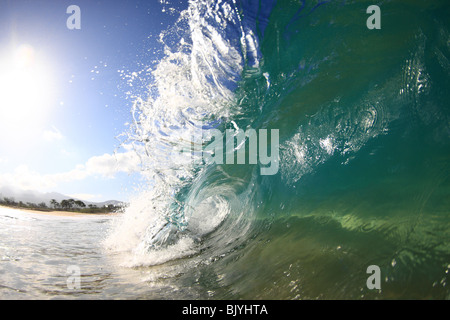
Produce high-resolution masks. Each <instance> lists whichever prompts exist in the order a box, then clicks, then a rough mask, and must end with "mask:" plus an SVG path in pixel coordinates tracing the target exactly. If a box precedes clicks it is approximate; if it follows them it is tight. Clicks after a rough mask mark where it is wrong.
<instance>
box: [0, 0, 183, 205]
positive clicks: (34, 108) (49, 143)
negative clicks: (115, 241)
mask: <svg viewBox="0 0 450 320" xmlns="http://www.w3.org/2000/svg"><path fill="white" fill-rule="evenodd" d="M179 1H180V2H178V0H176V1H166V0H144V1H137V0H131V1H111V0H101V1H93V0H90V1H82V0H70V1H66V0H60V1H54V0H47V1H44V0H30V1H25V0H1V1H0V187H2V186H9V187H14V188H20V189H24V190H35V191H40V192H60V193H63V194H66V195H69V196H72V197H75V198H78V199H81V200H87V201H106V200H111V199H114V200H121V201H127V200H128V199H129V197H130V195H133V194H134V192H135V189H136V188H140V186H141V185H142V184H143V183H145V182H143V181H142V180H141V179H140V175H139V159H138V158H137V157H136V156H135V154H134V153H133V152H132V150H130V148H127V145H126V144H124V145H121V141H123V139H122V138H120V135H121V134H122V133H124V132H126V130H127V128H128V125H127V124H128V123H130V121H131V114H130V110H131V106H132V102H133V98H132V97H133V95H141V96H145V94H146V86H147V85H148V81H150V80H149V72H148V71H147V70H149V68H150V67H151V66H152V65H154V63H155V62H157V61H158V59H160V58H161V55H162V53H161V49H162V45H161V43H159V42H158V39H159V34H160V33H161V31H163V30H166V29H167V28H168V27H170V26H171V25H172V24H173V23H174V22H175V21H176V19H177V17H178V12H179V11H180V10H182V9H183V8H184V7H185V6H187V4H186V3H183V1H182V0H179ZM70 5H76V6H78V8H79V9H80V15H79V18H80V19H77V20H73V19H74V18H76V16H74V15H73V14H74V13H75V12H74V11H69V13H67V8H68V7H69V6H70ZM173 9H176V10H173ZM68 20H69V22H70V23H69V25H72V24H73V22H78V21H79V22H80V29H69V28H68V26H67V22H68ZM133 73H134V75H136V74H139V77H138V80H136V79H134V80H133V81H130V80H132V75H133Z"/></svg>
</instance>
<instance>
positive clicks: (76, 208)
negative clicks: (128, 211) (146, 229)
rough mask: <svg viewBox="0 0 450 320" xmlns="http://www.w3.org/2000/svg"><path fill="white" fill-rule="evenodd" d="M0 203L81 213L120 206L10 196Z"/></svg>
mask: <svg viewBox="0 0 450 320" xmlns="http://www.w3.org/2000/svg"><path fill="white" fill-rule="evenodd" d="M0 205H4V206H8V207H15V208H23V209H32V210H39V211H52V210H61V211H73V212H81V213H111V212H116V211H118V210H119V209H121V208H122V207H121V206H115V205H112V204H111V205H107V206H103V207H98V206H97V205H95V204H88V205H86V204H85V203H84V202H83V201H81V200H75V199H64V200H61V202H58V201H56V199H51V200H50V204H49V205H47V203H45V202H40V203H32V202H22V201H15V200H14V198H12V197H4V198H0Z"/></svg>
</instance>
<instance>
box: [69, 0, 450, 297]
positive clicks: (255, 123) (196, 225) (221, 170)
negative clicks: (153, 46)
mask: <svg viewBox="0 0 450 320" xmlns="http://www.w3.org/2000/svg"><path fill="white" fill-rule="evenodd" d="M372 4H373V3H372V2H371V1H361V0H358V1H306V0H305V1H261V2H258V1H245V2H233V1H224V2H217V1H196V2H191V3H190V5H189V9H187V10H185V11H183V12H181V13H180V19H179V21H178V22H177V23H176V25H174V26H173V27H172V28H170V29H168V30H167V31H166V32H164V33H163V34H161V41H162V42H163V43H164V44H165V46H166V50H165V55H164V57H163V58H162V59H161V60H160V61H159V62H158V63H157V65H156V66H155V67H154V68H153V70H152V76H153V80H154V81H153V82H152V83H150V84H149V87H148V88H147V89H146V90H148V92H150V95H149V97H146V98H136V103H135V105H134V106H133V109H132V113H133V115H134V120H135V121H134V122H133V123H132V124H131V126H130V128H129V130H128V131H127V132H126V139H125V140H124V141H123V143H124V145H132V146H133V147H134V149H135V150H136V152H137V153H138V154H139V156H140V157H141V159H142V168H143V171H142V174H143V177H144V178H145V179H146V180H145V181H146V183H145V184H144V186H143V187H142V190H141V191H140V192H139V194H138V195H137V196H136V197H135V198H134V199H132V201H131V203H130V206H129V207H128V208H126V210H125V212H124V213H123V214H121V215H120V216H119V217H117V218H115V219H112V221H110V222H108V223H110V224H108V228H107V231H105V232H104V237H103V236H102V237H100V238H101V243H102V245H101V250H102V251H101V252H102V253H101V254H99V257H100V258H98V259H97V260H95V259H93V260H89V262H87V264H89V265H90V268H92V269H93V270H95V269H96V268H102V265H103V262H102V261H103V260H104V259H106V260H107V261H109V262H108V263H111V264H112V265H114V266H117V268H119V270H121V271H120V272H124V273H125V274H128V273H130V274H132V276H130V277H128V276H125V277H122V276H120V277H119V276H118V273H117V272H116V271H114V272H110V273H108V274H107V275H101V276H100V278H101V279H104V281H103V282H102V286H98V287H95V286H94V287H95V288H96V289H97V291H96V295H95V297H114V298H121V297H122V298H130V297H131V298H133V297H139V298H148V299H154V298H167V297H168V294H167V293H168V292H169V293H170V295H169V296H170V297H175V298H181V299H197V298H202V299H205V298H206V299H448V298H449V297H450V292H449V286H448V280H449V277H448V272H449V270H450V228H449V227H450V224H449V222H450V217H449V208H450V194H449V191H450V185H449V182H450V181H449V173H450V166H449V164H450V162H449V160H450V158H449V156H450V139H449V138H450V127H449V125H450V121H449V119H450V118H449V116H450V104H449V94H448V88H449V87H450V86H449V85H450V62H449V60H450V33H449V27H450V26H449V19H448V17H449V15H450V6H449V5H448V1H432V2H430V1H385V2H382V3H380V4H379V7H380V10H381V29H379V30H369V29H368V28H367V27H366V20H367V18H368V17H369V15H368V14H367V13H366V9H367V7H368V6H369V5H372ZM199 128H202V129H203V132H204V133H206V141H208V139H211V136H208V133H210V132H211V130H212V129H213V128H215V129H217V130H221V131H222V132H225V130H226V129H232V128H234V129H236V128H239V129H241V130H247V129H248V128H253V129H256V130H259V129H278V130H279V147H280V149H279V170H278V172H277V173H276V174H274V175H261V172H260V170H259V169H260V165H258V164H256V165H255V164H249V162H247V163H246V164H239V165H238V164H208V163H202V162H201V161H200V162H199V161H191V160H192V158H190V159H187V158H186V157H185V156H183V153H182V152H180V150H182V149H183V148H186V147H190V146H191V145H197V146H201V147H204V146H205V145H206V143H205V140H203V141H199V140H195V138H194V140H193V139H192V138H191V137H192V136H194V135H195V131H196V130H198V129H199ZM236 148H237V149H238V148H239V147H236ZM246 152H247V155H248V154H249V153H250V151H249V150H246ZM85 248H88V246H85ZM98 250H100V249H98ZM105 257H106V258H105ZM108 257H113V259H112V260H111V261H113V262H111V261H110V260H109V259H110V258H108ZM370 265H377V266H379V268H380V271H381V274H380V282H381V283H380V289H369V288H368V287H367V284H366V281H367V279H368V277H369V276H370V274H368V273H367V272H366V270H367V268H368V267H369V266H370ZM110 267H111V265H108V268H110ZM89 270H91V269H89ZM126 270H128V271H126ZM119 274H121V273H119ZM116 276H117V277H119V278H120V280H117V281H114V279H115V277H116ZM130 284H132V285H130ZM110 285H115V286H116V287H115V289H112V291H111V289H108V288H111V287H110ZM130 287H132V288H134V289H130V290H129V291H127V293H126V294H125V293H124V292H125V291H124V290H122V289H121V288H130ZM121 292H123V294H122V295H121ZM79 294H80V293H79ZM79 296H80V295H77V297H79ZM81 296H83V295H82V294H81Z"/></svg>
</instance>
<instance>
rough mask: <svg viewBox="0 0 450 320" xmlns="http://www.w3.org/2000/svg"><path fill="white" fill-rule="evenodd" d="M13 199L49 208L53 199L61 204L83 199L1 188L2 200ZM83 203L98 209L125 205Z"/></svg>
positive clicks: (50, 193)
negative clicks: (65, 201) (43, 204)
mask: <svg viewBox="0 0 450 320" xmlns="http://www.w3.org/2000/svg"><path fill="white" fill-rule="evenodd" d="M5 197H7V198H13V199H14V201H16V202H19V201H22V202H23V203H27V202H31V203H35V204H38V203H42V202H45V203H46V204H47V206H50V201H51V200H52V199H55V200H56V201H58V202H61V201H62V200H67V199H74V200H81V199H76V198H73V197H70V196H66V195H64V194H61V193H58V192H47V193H43V192H39V191H34V190H21V189H16V188H12V187H0V199H3V198H5ZM81 201H83V202H84V203H85V204H86V205H90V204H92V205H96V206H97V207H103V206H106V205H114V206H119V205H121V204H123V202H121V201H117V200H108V201H103V202H91V201H85V200H81Z"/></svg>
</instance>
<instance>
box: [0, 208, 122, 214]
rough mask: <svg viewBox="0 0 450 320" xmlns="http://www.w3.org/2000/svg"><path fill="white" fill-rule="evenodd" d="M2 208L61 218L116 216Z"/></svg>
mask: <svg viewBox="0 0 450 320" xmlns="http://www.w3.org/2000/svg"><path fill="white" fill-rule="evenodd" d="M0 208H5V209H11V210H18V211H24V212H30V213H37V214H44V215H48V216H59V217H86V216H91V217H92V216H103V215H108V216H109V215H114V214H115V213H80V212H71V211H56V210H55V211H40V210H32V209H27V208H14V207H8V206H0Z"/></svg>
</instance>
